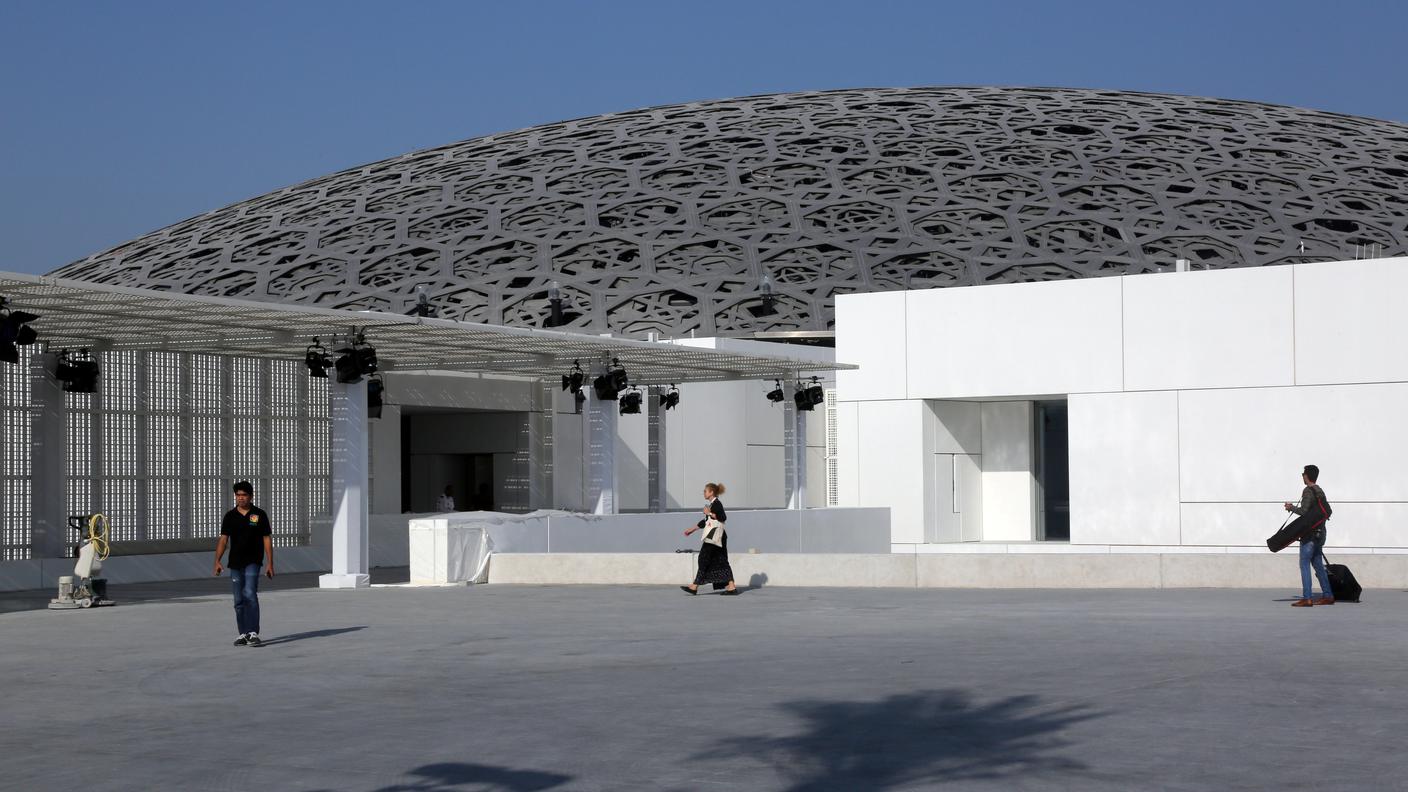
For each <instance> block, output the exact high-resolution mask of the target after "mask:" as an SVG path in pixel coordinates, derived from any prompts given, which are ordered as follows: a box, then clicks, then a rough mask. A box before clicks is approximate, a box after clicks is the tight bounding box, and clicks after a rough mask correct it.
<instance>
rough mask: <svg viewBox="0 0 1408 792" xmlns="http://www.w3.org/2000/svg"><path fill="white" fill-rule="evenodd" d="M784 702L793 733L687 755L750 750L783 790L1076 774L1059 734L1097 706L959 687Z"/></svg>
mask: <svg viewBox="0 0 1408 792" xmlns="http://www.w3.org/2000/svg"><path fill="white" fill-rule="evenodd" d="M783 706H784V709H786V710H788V711H789V712H791V713H792V714H793V715H795V716H796V717H797V718H798V719H800V720H801V721H802V724H803V725H802V729H801V731H800V732H798V733H795V734H791V735H787V736H777V735H771V734H759V735H753V736H740V737H732V738H728V739H725V740H722V741H720V742H719V744H718V745H717V746H716V747H715V748H714V749H713V750H711V751H708V752H705V753H702V754H699V755H697V756H696V757H695V758H696V759H709V758H716V757H718V756H721V755H731V756H747V757H752V758H754V759H756V760H759V761H761V762H765V763H768V764H771V765H772V766H773V767H774V768H775V769H776V770H777V771H778V772H779V773H780V774H781V775H782V776H783V778H785V779H787V781H788V782H789V786H788V787H787V790H789V792H820V791H821V790H855V789H871V790H883V789H892V788H895V787H899V786H908V785H915V784H939V783H945V782H954V781H973V780H993V779H1001V778H1004V777H1009V776H1018V775H1022V776H1032V775H1037V774H1078V773H1082V772H1084V771H1085V770H1086V765H1085V764H1083V763H1081V762H1079V761H1077V760H1075V759H1072V758H1070V757H1069V756H1065V755H1063V751H1064V750H1065V749H1066V748H1068V747H1070V746H1071V744H1072V743H1071V740H1070V739H1069V737H1066V736H1063V734H1062V732H1063V731H1065V730H1066V729H1067V728H1069V727H1071V726H1073V725H1075V724H1078V723H1081V722H1083V721H1087V720H1090V719H1092V718H1097V717H1100V716H1101V715H1102V714H1103V713H1098V712H1095V711H1094V710H1092V709H1091V708H1089V707H1086V706H1059V707H1047V706H1043V705H1042V703H1041V700H1040V698H1039V697H1038V696H1011V697H1008V698H1004V699H998V700H996V701H992V702H989V703H985V704H980V703H977V702H975V701H973V700H972V699H971V698H970V697H969V696H968V695H967V694H966V693H964V692H962V691H957V690H940V691H923V692H918V693H907V694H902V695H895V696H890V697H889V698H885V699H882V700H880V701H871V702H853V701H797V702H792V703H789V704H785V705H783Z"/></svg>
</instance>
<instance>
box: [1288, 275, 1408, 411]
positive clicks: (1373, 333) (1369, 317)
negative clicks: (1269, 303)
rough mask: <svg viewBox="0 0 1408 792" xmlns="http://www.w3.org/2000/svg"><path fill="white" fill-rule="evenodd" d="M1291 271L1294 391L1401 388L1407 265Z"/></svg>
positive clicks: (1407, 335)
mask: <svg viewBox="0 0 1408 792" xmlns="http://www.w3.org/2000/svg"><path fill="white" fill-rule="evenodd" d="M1293 269H1294V270H1295V293H1296V298H1295V307H1296V382H1297V383H1298V384H1300V385H1314V384H1326V383H1351V382H1402V381H1405V380H1408V343H1405V340H1408V311H1405V310H1404V295H1408V258H1391V259H1368V260H1365V261H1327V262H1323V263H1316V264H1299V265H1297V266H1295V267H1294V268H1293Z"/></svg>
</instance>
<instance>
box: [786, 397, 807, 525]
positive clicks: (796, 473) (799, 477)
mask: <svg viewBox="0 0 1408 792" xmlns="http://www.w3.org/2000/svg"><path fill="white" fill-rule="evenodd" d="M782 420H783V425H782V464H783V466H784V469H785V473H786V490H787V491H786V495H787V508H789V509H805V508H807V411H806V410H799V409H797V405H796V403H795V402H794V401H792V400H791V399H788V400H787V401H784V402H783V403H782Z"/></svg>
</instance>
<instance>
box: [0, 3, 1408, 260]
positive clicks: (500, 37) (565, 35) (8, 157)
mask: <svg viewBox="0 0 1408 792" xmlns="http://www.w3.org/2000/svg"><path fill="white" fill-rule="evenodd" d="M1405 30H1408V4H1403V3H1395V2H1359V1H1357V0H1337V2H1299V1H1288V2H1271V1H1270V0H1266V1H1265V2H1240V1H1239V0H1223V2H1203V0H1183V1H1181V2H1159V3H1154V2H1140V1H1138V0H1125V1H1124V2H1081V1H1080V0H1068V1H1067V2H1056V1H1053V2H938V1H937V0H935V1H934V2H899V1H898V0H870V2H865V3H861V2H848V3H832V2H821V1H820V0H818V1H817V2H810V3H804V2H766V1H765V0H754V1H753V2H732V1H731V0H724V1H720V0H709V1H708V2H693V3H684V2H669V1H668V0H655V1H654V2H536V3H535V2H514V3H487V2H443V1H441V0H420V1H411V0H403V1H402V2H396V3H391V2H358V1H356V0H338V1H337V2H333V1H332V0H297V1H296V2H288V1H286V2H238V3H233V2H224V3H217V2H213V0H210V1H204V2H201V1H197V0H185V1H184V2H143V0H130V1H129V2H115V1H114V2H101V3H99V2H92V3H83V2H61V1H59V0H45V1H44V2H31V1H30V0H0V108H3V114H0V148H3V152H4V159H3V162H4V165H3V169H0V174H3V177H0V270H10V271H21V272H46V271H48V270H50V269H53V268H55V267H58V266H61V265H63V264H66V263H68V262H69V261H72V260H74V259H77V258H80V257H82V256H85V255H87V254H89V253H93V252H97V251H99V250H103V249H105V248H108V247H110V246H112V245H115V244H118V243H121V242H123V241H126V240H128V239H131V238H132V237H135V236H138V235H140V234H142V233H145V232H147V231H151V230H154V229H157V228H160V227H162V226H165V225H169V224H171V223H174V222H177V221H179V220H182V219H184V218H186V217H190V216H192V215H196V214H200V213H202V212H205V211H208V210H210V209H215V208H218V207H221V206H225V205H227V204H230V203H234V202H236V201H240V200H243V199H245V198H250V197H253V196H256V195H260V194H263V193H265V192H268V191H270V190H274V189H277V188H279V187H283V186H286V185H289V184H294V183H297V182H300V181H303V180H305V179H308V178H312V177H315V176H320V175H322V174H325V173H330V172H332V171H335V170H339V169H342V168H346V167H350V166H353V165H358V164H361V163H365V162H371V161H374V160H378V159H382V158H385V157H390V156H394V155H397V154H401V153H404V152H407V151H412V150H415V149H419V148H426V147H429V146H436V145H441V144H444V143H448V142H452V141H455V140H462V139H465V138H470V137H476V136H479V135H485V134H489V133H492V132H500V131H505V130H511V129H517V128H520V127H524V126H529V125H533V124H540V123H548V122H552V121H559V120H563V119H567V118H575V117H579V116H587V115H596V114H598V113H605V112H612V111H619V110H628V109H632V108H637V107H647V106H650V105H657V104H668V103H674V102H683V101H690V100H695V99H710V98H726V97H730V96H743V95H748V94H758V93H771V92H778V91H799V90H813V89H825V88H847V87H862V86H915V85H1052V86H1070V87H1092V88H1107V89H1126V90H1142V91H1165V92H1170V93H1185V94H1196V95H1204V96H1217V97H1223V98H1231V99H1251V100H1257V101H1265V102H1273V103H1281V104H1290V105H1297V106H1301V107H1312V108H1316V109H1321V110H1329V111H1334V112H1341V113H1350V114H1355V115H1367V116H1374V117H1377V118H1384V119H1389V120H1393V121H1399V122H1408V88H1405V83H1408V81H1405V79H1404V78H1405V77H1408V66H1405V65H1404V63H1403V61H1402V59H1401V56H1400V54H1399V50H1401V45H1400V43H1399V42H1397V39H1398V38H1399V37H1401V34H1402V33H1403V32H1404V31H1405Z"/></svg>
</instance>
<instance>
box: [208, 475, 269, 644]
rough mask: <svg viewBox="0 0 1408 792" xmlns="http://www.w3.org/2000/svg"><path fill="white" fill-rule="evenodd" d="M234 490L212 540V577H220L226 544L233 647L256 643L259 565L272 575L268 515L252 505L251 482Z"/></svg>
mask: <svg viewBox="0 0 1408 792" xmlns="http://www.w3.org/2000/svg"><path fill="white" fill-rule="evenodd" d="M234 490H235V508H233V509H230V510H229V511H228V512H225V519H224V520H223V521H222V522H221V523H220V539H219V541H217V542H216V543H215V576H216V577H219V576H220V571H221V566H220V559H221V558H222V557H223V556H224V555H225V548H227V547H228V548H229V549H230V558H229V560H228V562H227V563H228V564H229V567H230V583H231V585H232V586H233V588H234V591H235V624H236V626H237V627H238V628H239V631H240V637H238V638H236V639H235V646H259V645H260V641H259V567H260V566H261V565H263V567H264V574H265V575H266V576H268V577H269V578H273V577H274V539H273V526H271V525H270V524H269V515H268V514H266V513H265V512H264V510H263V509H261V508H259V507H258V506H255V505H254V485H253V484H250V483H249V482H248V481H241V482H239V483H237V484H235V486H234Z"/></svg>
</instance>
